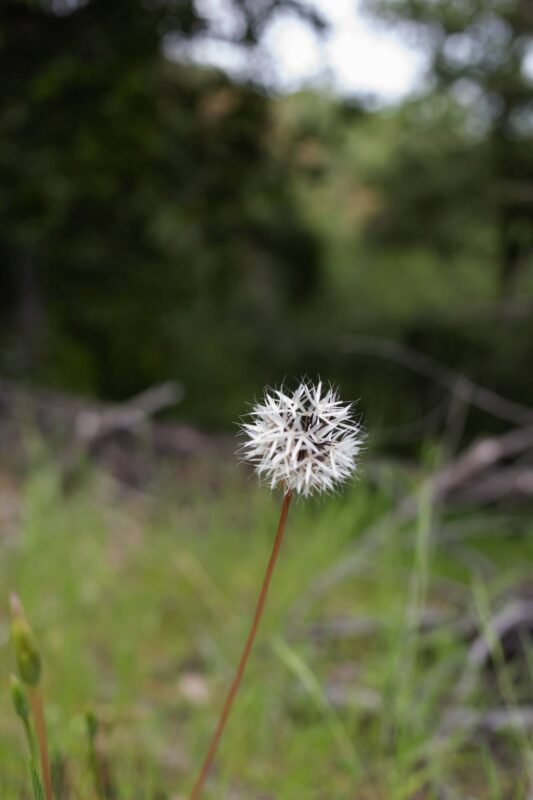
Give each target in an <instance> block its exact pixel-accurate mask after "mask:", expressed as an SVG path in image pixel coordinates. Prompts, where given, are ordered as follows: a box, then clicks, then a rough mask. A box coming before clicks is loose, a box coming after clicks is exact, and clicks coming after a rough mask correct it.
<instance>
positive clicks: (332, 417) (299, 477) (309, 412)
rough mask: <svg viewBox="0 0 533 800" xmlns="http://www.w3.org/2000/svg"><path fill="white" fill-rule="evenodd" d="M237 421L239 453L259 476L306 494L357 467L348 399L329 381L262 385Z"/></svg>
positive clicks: (357, 439)
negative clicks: (240, 439)
mask: <svg viewBox="0 0 533 800" xmlns="http://www.w3.org/2000/svg"><path fill="white" fill-rule="evenodd" d="M249 418H250V421H249V422H245V423H244V424H243V425H242V433H243V434H244V436H245V437H246V441H245V442H244V444H243V445H242V447H241V450H240V452H241V455H242V456H243V458H244V459H245V460H246V461H249V462H250V463H251V464H253V465H254V468H255V471H256V473H257V474H258V475H259V477H260V478H262V479H263V480H265V482H266V483H267V484H268V485H269V486H270V488H272V489H273V488H274V487H275V486H279V485H281V486H283V487H284V488H285V490H286V491H294V492H297V493H298V494H303V495H304V496H305V497H307V496H309V495H311V494H314V493H316V494H319V493H321V492H327V491H332V490H333V489H335V488H336V487H337V486H338V485H339V484H341V483H343V482H344V481H346V480H347V479H348V478H349V477H350V476H351V475H352V474H353V473H354V472H355V470H356V456H357V453H358V452H359V450H360V449H361V444H362V441H363V435H362V431H361V427H360V425H359V423H358V422H357V421H356V420H355V419H354V417H353V404H352V403H342V402H341V401H340V399H339V396H338V393H337V392H336V390H335V389H333V388H332V387H329V388H328V389H324V387H323V386H322V382H321V381H320V382H319V383H318V384H316V385H313V384H312V383H309V382H308V381H302V382H301V383H300V384H299V386H298V388H297V389H296V390H295V391H292V392H291V391H287V390H285V388H284V387H283V386H282V387H281V388H280V389H275V390H267V391H266V393H265V396H264V399H263V400H262V401H261V402H260V403H258V404H257V405H256V406H255V407H254V408H253V410H252V412H251V413H250V414H249Z"/></svg>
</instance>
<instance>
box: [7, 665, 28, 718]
mask: <svg viewBox="0 0 533 800" xmlns="http://www.w3.org/2000/svg"><path fill="white" fill-rule="evenodd" d="M11 699H12V700H13V705H14V707H15V711H16V712H17V714H18V716H19V717H20V718H21V720H23V722H27V721H28V720H29V717H30V706H29V704H28V697H27V695H26V690H25V689H24V686H23V685H22V683H21V682H20V681H19V679H18V678H17V677H16V675H12V676H11Z"/></svg>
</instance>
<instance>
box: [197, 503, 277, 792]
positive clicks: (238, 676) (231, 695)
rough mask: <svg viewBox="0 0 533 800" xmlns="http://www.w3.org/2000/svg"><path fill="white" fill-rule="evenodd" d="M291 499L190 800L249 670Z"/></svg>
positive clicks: (208, 766) (200, 784) (202, 780)
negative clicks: (247, 666) (245, 673)
mask: <svg viewBox="0 0 533 800" xmlns="http://www.w3.org/2000/svg"><path fill="white" fill-rule="evenodd" d="M291 498H292V491H288V492H287V493H286V494H285V497H284V498H283V505H282V506H281V514H280V518H279V523H278V530H277V533H276V538H275V541H274V546H273V548H272V553H271V556H270V561H269V562H268V566H267V568H266V572H265V577H264V578H263V585H262V587H261V592H260V593H259V599H258V601H257V606H256V609H255V614H254V618H253V621H252V626H251V628H250V632H249V633H248V638H247V639H246V644H245V645H244V650H243V651H242V655H241V658H240V661H239V666H238V667H237V672H236V673H235V677H234V679H233V683H232V684H231V687H230V690H229V692H228V695H227V697H226V701H225V703H224V707H223V709H222V712H221V714H220V718H219V720H218V724H217V727H216V729H215V732H214V734H213V738H212V739H211V744H210V745H209V750H208V751H207V755H206V757H205V760H204V763H203V765H202V769H201V770H200V774H199V776H198V778H197V780H196V783H195V784H194V788H193V790H192V792H191V794H190V800H198V798H199V797H200V793H201V791H202V788H203V786H204V783H205V781H206V778H207V776H208V774H209V770H210V769H211V765H212V763H213V760H214V758H215V755H216V752H217V749H218V745H219V743H220V739H221V738H222V734H223V733H224V728H225V727H226V722H227V721H228V717H229V714H230V711H231V707H232V705H233V701H234V700H235V695H236V694H237V692H238V690H239V686H240V685H241V681H242V676H243V674H244V670H245V668H246V663H247V661H248V657H249V655H250V652H251V650H252V647H253V644H254V640H255V637H256V634H257V631H258V628H259V624H260V622H261V617H262V616H263V611H264V608H265V603H266V599H267V595H268V588H269V586H270V581H271V579H272V573H273V572H274V567H275V566H276V561H277V559H278V555H279V551H280V547H281V542H282V539H283V534H284V532H285V523H286V521H287V514H288V513H289V506H290V503H291Z"/></svg>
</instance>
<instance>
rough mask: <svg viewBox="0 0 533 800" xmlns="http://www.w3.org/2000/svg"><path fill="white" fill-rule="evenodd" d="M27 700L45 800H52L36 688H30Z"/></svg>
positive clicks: (40, 707)
mask: <svg viewBox="0 0 533 800" xmlns="http://www.w3.org/2000/svg"><path fill="white" fill-rule="evenodd" d="M28 695H29V700H30V705H31V710H32V714H33V719H34V722H35V733H36V735H37V742H38V744H39V757H40V761H41V774H42V777H43V783H44V794H45V797H46V800H53V794H52V775H51V772H50V758H49V756H48V744H47V739H46V724H45V721H44V707H43V698H42V695H41V690H40V689H39V687H38V686H36V687H32V688H31V689H30V690H29V692H28Z"/></svg>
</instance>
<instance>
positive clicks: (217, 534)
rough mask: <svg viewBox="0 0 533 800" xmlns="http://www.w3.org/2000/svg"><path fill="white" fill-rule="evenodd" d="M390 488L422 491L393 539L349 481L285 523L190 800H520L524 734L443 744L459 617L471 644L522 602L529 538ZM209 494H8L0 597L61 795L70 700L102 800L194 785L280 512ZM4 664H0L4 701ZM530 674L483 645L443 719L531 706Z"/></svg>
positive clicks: (8, 749) (75, 791) (81, 763)
mask: <svg viewBox="0 0 533 800" xmlns="http://www.w3.org/2000/svg"><path fill="white" fill-rule="evenodd" d="M396 478H397V479H398V480H400V482H401V483H403V484H404V485H405V483H406V482H407V481H409V484H410V486H411V488H412V489H413V490H414V491H415V493H417V494H418V495H419V496H418V514H417V518H416V519H415V520H414V521H413V522H412V523H405V524H403V525H402V524H399V523H396V522H393V521H392V520H391V518H389V517H388V516H387V512H388V510H389V509H390V507H391V501H392V498H391V496H390V495H389V493H388V491H387V490H386V488H385V487H384V488H383V489H376V487H372V486H369V485H367V484H366V483H365V482H363V481H360V482H358V484H357V486H356V487H354V489H353V490H352V491H350V492H349V493H348V494H346V495H345V496H343V497H339V498H336V499H335V498H333V499H331V500H328V501H327V502H326V503H324V502H317V503H315V502H311V503H305V504H304V503H297V504H296V505H295V506H294V507H293V509H291V515H290V518H289V527H288V530H287V538H286V540H285V543H284V547H283V552H282V555H281V558H280V561H279V565H278V567H279V569H278V570H277V572H276V575H275V578H274V582H273V585H272V590H273V591H272V594H271V596H270V598H269V603H268V606H267V611H266V615H265V618H264V624H263V625H262V628H261V632H260V639H259V640H258V647H257V650H256V651H255V653H254V655H253V657H252V659H251V662H250V665H249V670H248V671H247V673H246V676H245V682H244V685H243V692H242V694H241V695H240V696H239V699H238V701H237V703H236V706H235V709H234V714H233V715H232V718H231V720H230V724H229V726H228V729H227V731H226V736H225V738H224V743H223V746H222V747H221V750H220V753H219V756H218V759H217V769H216V771H215V772H214V773H213V777H212V779H211V783H210V789H209V791H208V792H206V798H207V797H209V796H211V797H213V798H214V797H225V796H229V795H230V793H231V792H237V791H239V792H241V794H244V795H245V796H250V797H255V796H257V797H259V796H261V795H262V794H264V793H265V792H269V793H270V794H273V795H274V796H275V797H276V798H279V800H292V799H293V798H299V797H305V798H310V800H319V798H322V797H324V796H326V797H336V798H349V797H353V796H354V793H355V794H357V795H359V794H360V795H361V796H362V797H364V796H365V794H370V796H375V797H376V798H378V797H379V798H383V799H384V800H400V798H412V797H414V796H417V794H418V795H419V796H420V797H424V798H428V799H429V798H434V797H438V796H439V793H441V792H442V791H443V790H449V791H451V792H455V794H457V795H458V796H459V797H465V796H472V797H479V798H483V800H488V798H489V797H495V796H496V797H497V796H498V795H497V794H496V795H495V794H494V793H493V794H492V795H491V794H490V791H491V790H490V789H489V788H488V787H489V786H499V787H500V790H499V791H500V796H501V797H505V798H506V800H507V798H509V799H510V800H511V799H512V800H524V798H525V797H526V796H527V794H526V788H525V783H524V781H525V777H526V774H527V773H526V771H525V763H524V739H523V734H522V733H521V732H517V731H516V729H514V728H513V727H511V728H510V729H509V730H500V731H498V732H494V731H493V732H491V733H490V734H486V733H484V732H483V730H482V728H480V729H477V728H476V729H470V728H462V727H461V726H458V727H455V726H454V725H453V724H451V721H452V719H453V716H449V714H448V712H449V711H450V709H454V708H455V707H456V703H457V702H458V700H457V694H456V693H457V687H458V685H459V683H460V682H461V679H462V678H463V677H464V675H465V674H466V673H468V674H469V675H471V674H472V673H471V667H470V666H469V661H468V653H469V640H468V637H467V636H465V634H464V623H465V620H475V621H476V626H477V627H478V628H479V630H483V631H485V630H488V629H489V628H490V626H491V619H492V617H493V615H494V614H495V613H497V612H498V610H500V609H501V608H502V607H503V606H504V605H505V604H506V603H507V602H508V599H509V597H510V596H511V594H512V593H513V592H516V590H517V587H519V586H521V585H525V582H527V580H528V578H529V576H530V574H531V564H532V563H533V549H532V542H533V538H532V537H531V530H530V524H529V522H528V521H527V520H526V519H524V520H523V521H522V522H521V523H520V524H519V525H517V524H516V521H515V522H513V521H511V520H509V519H508V518H504V517H499V516H497V515H496V514H495V513H494V512H492V513H491V514H489V515H487V514H482V513H481V512H480V513H478V514H476V513H469V514H468V515H467V516H465V517H461V516H459V515H455V517H454V518H453V519H449V518H447V517H446V516H443V515H442V514H441V513H440V512H439V510H438V509H435V508H433V507H432V504H431V501H430V498H429V497H428V496H427V494H425V493H424V492H417V488H416V484H415V482H414V481H413V478H412V475H411V476H410V477H407V476H400V475H397V476H396ZM398 480H396V481H393V483H394V485H397V484H398ZM217 486H218V489H217V494H207V493H206V492H207V490H206V488H205V485H204V483H203V479H202V478H201V474H200V475H199V476H198V482H196V480H195V479H194V478H193V477H192V474H191V475H190V476H189V481H187V482H185V481H181V482H180V483H177V484H173V486H172V497H169V496H167V495H166V493H165V492H164V491H163V490H161V491H162V494H159V495H157V496H156V497H157V502H156V503H154V502H153V501H154V497H148V496H146V497H144V498H143V497H140V496H131V497H130V498H129V499H128V498H125V497H124V496H122V499H119V497H118V496H117V493H116V487H113V486H112V485H109V484H108V483H107V482H102V481H98V482H96V483H95V484H94V485H93V486H92V488H91V489H89V488H87V489H86V490H84V492H82V493H79V494H78V495H76V496H71V497H70V498H68V499H66V498H64V497H62V496H61V495H60V494H59V493H58V489H57V480H56V475H55V474H54V473H53V472H52V471H50V472H46V471H43V472H41V473H39V474H37V473H35V474H34V475H33V476H32V478H31V480H30V482H29V483H28V485H27V486H26V488H25V491H24V495H23V498H22V501H23V503H24V515H23V520H24V523H23V530H22V531H21V534H20V538H18V536H17V538H16V539H15V538H13V539H10V540H2V543H1V547H2V558H1V559H0V593H2V594H4V596H5V595H6V593H7V592H8V590H9V589H11V587H12V586H16V587H17V589H18V590H19V591H20V593H21V596H23V597H24V600H25V604H26V606H27V611H28V614H29V615H31V619H32V621H34V622H35V625H36V626H38V629H39V632H40V634H41V639H42V645H43V653H44V654H45V659H46V667H47V670H46V675H47V685H46V696H47V719H48V722H49V728H50V738H51V741H52V743H53V745H54V747H55V748H59V749H60V750H61V752H62V753H65V754H66V757H67V759H68V764H69V776H70V779H71V784H72V785H71V790H70V791H71V793H72V796H73V797H77V796H82V797H88V796H91V792H92V785H93V780H92V776H91V773H90V771H89V769H88V768H87V767H86V766H85V765H86V763H87V727H86V721H87V719H86V715H85V713H84V709H85V708H86V707H87V703H91V705H93V704H94V708H95V713H96V714H97V716H98V720H99V726H100V729H103V730H104V732H105V738H104V741H103V742H102V743H101V745H100V747H101V748H103V749H100V750H99V755H100V757H102V754H105V756H106V758H107V760H108V761H109V765H110V769H111V771H112V774H113V777H114V780H115V783H116V787H117V788H118V790H119V793H120V794H119V796H125V797H129V796H135V797H139V798H143V799H145V800H154V799H155V798H156V797H161V796H166V797H167V796H172V795H174V794H177V795H178V796H179V795H180V794H185V796H186V792H187V789H188V788H190V782H191V776H192V775H193V774H194V772H195V769H196V768H197V767H198V765H199V763H200V759H201V757H202V756H203V755H204V752H205V746H206V743H207V742H208V740H209V737H210V735H211V733H212V726H213V722H214V720H215V719H216V715H217V712H218V711H219V709H220V704H221V702H222V699H223V697H224V693H225V691H226V689H227V686H228V682H229V680H230V679H231V675H232V671H233V668H234V665H235V660H236V658H237V657H238V654H239V652H240V648H241V646H242V641H243V636H244V634H245V633H246V631H247V628H248V625H249V614H250V608H251V605H252V604H253V602H254V599H255V597H256V594H257V589H258V582H259V580H260V578H261V576H262V574H263V571H264V566H265V562H266V560H267V558H268V555H269V552H270V548H271V544H272V534H273V530H274V528H275V523H276V517H277V513H278V507H277V505H278V504H277V501H274V499H271V498H270V496H269V495H268V494H267V493H266V492H264V491H262V490H261V491H259V490H255V489H254V490H252V491H250V487H249V486H244V485H242V484H240V483H237V482H236V481H235V479H234V478H233V479H232V478H230V477H229V476H227V478H224V477H223V476H219V481H218V484H217ZM218 491H220V494H219V493H218ZM378 519H379V520H381V524H380V525H377V526H376V525H374V523H375V522H376V521H377V520H378ZM387 520H388V521H387ZM348 559H349V561H348ZM348 563H350V564H351V567H352V569H351V571H347V564H348ZM340 565H342V570H343V572H342V573H341V572H340V571H339V566H340ZM335 575H336V576H337V577H336V578H335V577H334V576H335ZM342 575H344V577H342ZM481 587H482V588H481ZM10 662H11V658H10V657H8V654H7V651H6V648H5V647H4V648H2V649H0V679H1V681H2V683H3V684H4V686H7V678H8V671H9V668H10ZM528 669H529V668H528V666H527V659H526V660H524V658H523V657H521V656H520V655H519V654H518V653H516V654H515V658H514V659H513V660H511V661H510V660H506V661H505V663H504V662H503V661H502V657H501V654H499V653H498V651H497V650H496V649H495V661H494V664H492V665H491V666H490V667H488V668H487V670H486V671H484V670H483V671H480V673H479V674H476V675H475V676H474V677H475V680H474V686H473V689H472V694H471V695H470V696H469V697H468V698H464V697H463V698H462V699H461V700H460V701H459V702H460V707H461V708H462V709H463V710H464V708H465V707H467V708H469V709H472V710H474V711H475V712H479V713H480V714H481V715H483V713H484V711H485V710H487V709H494V708H501V709H505V708H507V707H508V706H509V704H510V705H511V707H513V706H514V705H515V704H520V705H522V706H528V704H530V703H531V680H530V673H529V672H528ZM509 681H511V682H512V690H513V695H512V698H511V695H510V689H509ZM7 700H8V693H7V691H4V692H2V693H0V764H1V769H0V789H1V794H2V799H3V800H16V798H18V797H20V796H21V784H22V782H23V778H22V764H21V762H20V759H19V758H18V754H19V752H20V739H19V737H18V736H17V730H16V727H15V723H16V722H17V720H16V718H15V715H14V714H13V712H12V709H11V708H9V707H8V706H7ZM99 734H100V730H99ZM91 769H92V768H91ZM66 796H67V797H68V796H69V795H68V794H67V795H66Z"/></svg>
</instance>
